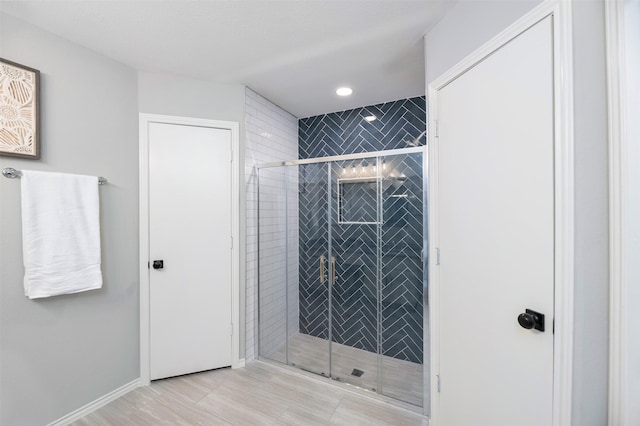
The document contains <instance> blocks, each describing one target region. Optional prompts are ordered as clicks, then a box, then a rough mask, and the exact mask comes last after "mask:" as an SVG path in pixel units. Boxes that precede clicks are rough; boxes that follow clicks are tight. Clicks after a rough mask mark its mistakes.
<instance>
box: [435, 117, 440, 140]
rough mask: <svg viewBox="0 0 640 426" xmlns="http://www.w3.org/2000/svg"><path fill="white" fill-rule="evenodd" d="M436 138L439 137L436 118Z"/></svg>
mask: <svg viewBox="0 0 640 426" xmlns="http://www.w3.org/2000/svg"><path fill="white" fill-rule="evenodd" d="M435 124H436V138H439V137H440V130H439V129H438V120H436V123H435Z"/></svg>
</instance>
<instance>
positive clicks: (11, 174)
mask: <svg viewBox="0 0 640 426" xmlns="http://www.w3.org/2000/svg"><path fill="white" fill-rule="evenodd" d="M2 174H3V175H4V177H6V178H9V179H16V178H19V177H20V176H22V172H21V171H20V170H16V169H14V168H13V167H7V168H4V169H2ZM105 183H107V179H106V178H103V177H102V176H98V185H104V184H105Z"/></svg>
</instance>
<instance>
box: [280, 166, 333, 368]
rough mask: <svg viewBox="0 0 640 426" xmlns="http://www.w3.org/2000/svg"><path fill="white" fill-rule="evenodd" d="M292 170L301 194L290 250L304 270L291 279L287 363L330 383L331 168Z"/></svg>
mask: <svg viewBox="0 0 640 426" xmlns="http://www.w3.org/2000/svg"><path fill="white" fill-rule="evenodd" d="M289 168H290V175H291V180H292V181H294V180H295V182H294V183H295V186H294V187H295V191H290V194H294V196H295V200H292V202H293V203H295V206H296V210H295V211H292V214H291V215H290V218H289V223H290V226H289V230H290V236H289V240H290V248H291V249H292V250H293V249H295V253H296V256H297V259H296V260H297V265H298V269H296V274H295V275H294V274H291V275H290V277H289V280H290V283H289V288H290V289H291V290H290V291H289V304H288V306H289V340H288V361H287V362H288V364H289V365H292V366H294V367H297V368H300V369H302V370H306V371H310V372H313V373H317V374H320V375H323V376H327V377H328V376H329V375H330V369H329V299H330V288H329V270H328V267H329V250H328V245H329V239H328V233H329V232H328V215H327V212H328V207H327V204H328V200H327V191H328V184H327V182H328V177H327V176H328V172H327V170H328V166H327V163H314V164H300V165H297V166H290V167H289ZM293 213H295V214H293ZM294 222H295V226H293V223H294ZM294 244H295V247H294Z"/></svg>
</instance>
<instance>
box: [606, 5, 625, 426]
mask: <svg viewBox="0 0 640 426" xmlns="http://www.w3.org/2000/svg"><path fill="white" fill-rule="evenodd" d="M604 12H605V37H606V64H607V114H608V122H609V134H608V152H609V401H608V404H609V415H608V424H609V425H610V426H617V425H620V426H625V425H627V424H629V407H630V405H631V404H629V401H628V398H629V392H628V387H629V380H628V359H629V353H628V347H629V342H630V336H629V334H628V333H629V330H628V322H629V313H630V312H631V309H630V308H629V305H628V303H627V292H628V288H629V277H628V272H627V268H628V266H629V264H630V262H629V260H628V259H629V250H628V241H629V236H628V234H629V231H628V229H627V228H628V223H629V221H630V217H631V216H630V214H629V213H630V212H629V207H628V206H629V202H630V201H629V200H630V193H631V184H630V181H629V179H628V173H629V169H630V164H629V160H628V155H629V146H630V142H629V137H628V135H627V119H628V117H627V102H628V99H627V98H628V96H627V82H626V74H627V69H626V67H627V58H626V50H625V48H626V42H627V37H626V34H625V26H626V24H625V17H626V5H625V2H624V1H610V2H605V5H604Z"/></svg>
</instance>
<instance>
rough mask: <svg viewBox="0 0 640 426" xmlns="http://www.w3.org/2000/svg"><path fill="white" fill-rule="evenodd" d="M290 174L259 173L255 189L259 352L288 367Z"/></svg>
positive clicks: (280, 169) (282, 171)
mask: <svg viewBox="0 0 640 426" xmlns="http://www.w3.org/2000/svg"><path fill="white" fill-rule="evenodd" d="M288 177H289V174H288V170H287V168H286V167H274V168H265V169H261V170H260V172H259V186H258V209H259V210H258V211H259V215H258V244H259V249H258V280H259V283H260V286H259V291H258V315H259V318H258V320H259V323H260V327H259V330H258V333H259V334H258V350H259V353H260V356H262V357H265V358H268V359H271V360H274V361H279V362H282V363H287V353H286V350H285V349H286V342H287V334H288V333H287V312H288V300H287V290H288V288H287V278H288V276H287V275H288V274H287V270H288V268H287V263H288V260H289V258H290V257H291V256H290V255H289V250H288V244H287V243H288V241H287V238H286V237H285V236H286V235H287V233H288V232H287V225H288V217H287V211H288V208H287V207H288V205H287V204H288V202H289V201H290V200H289V197H288V186H289V179H288Z"/></svg>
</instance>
